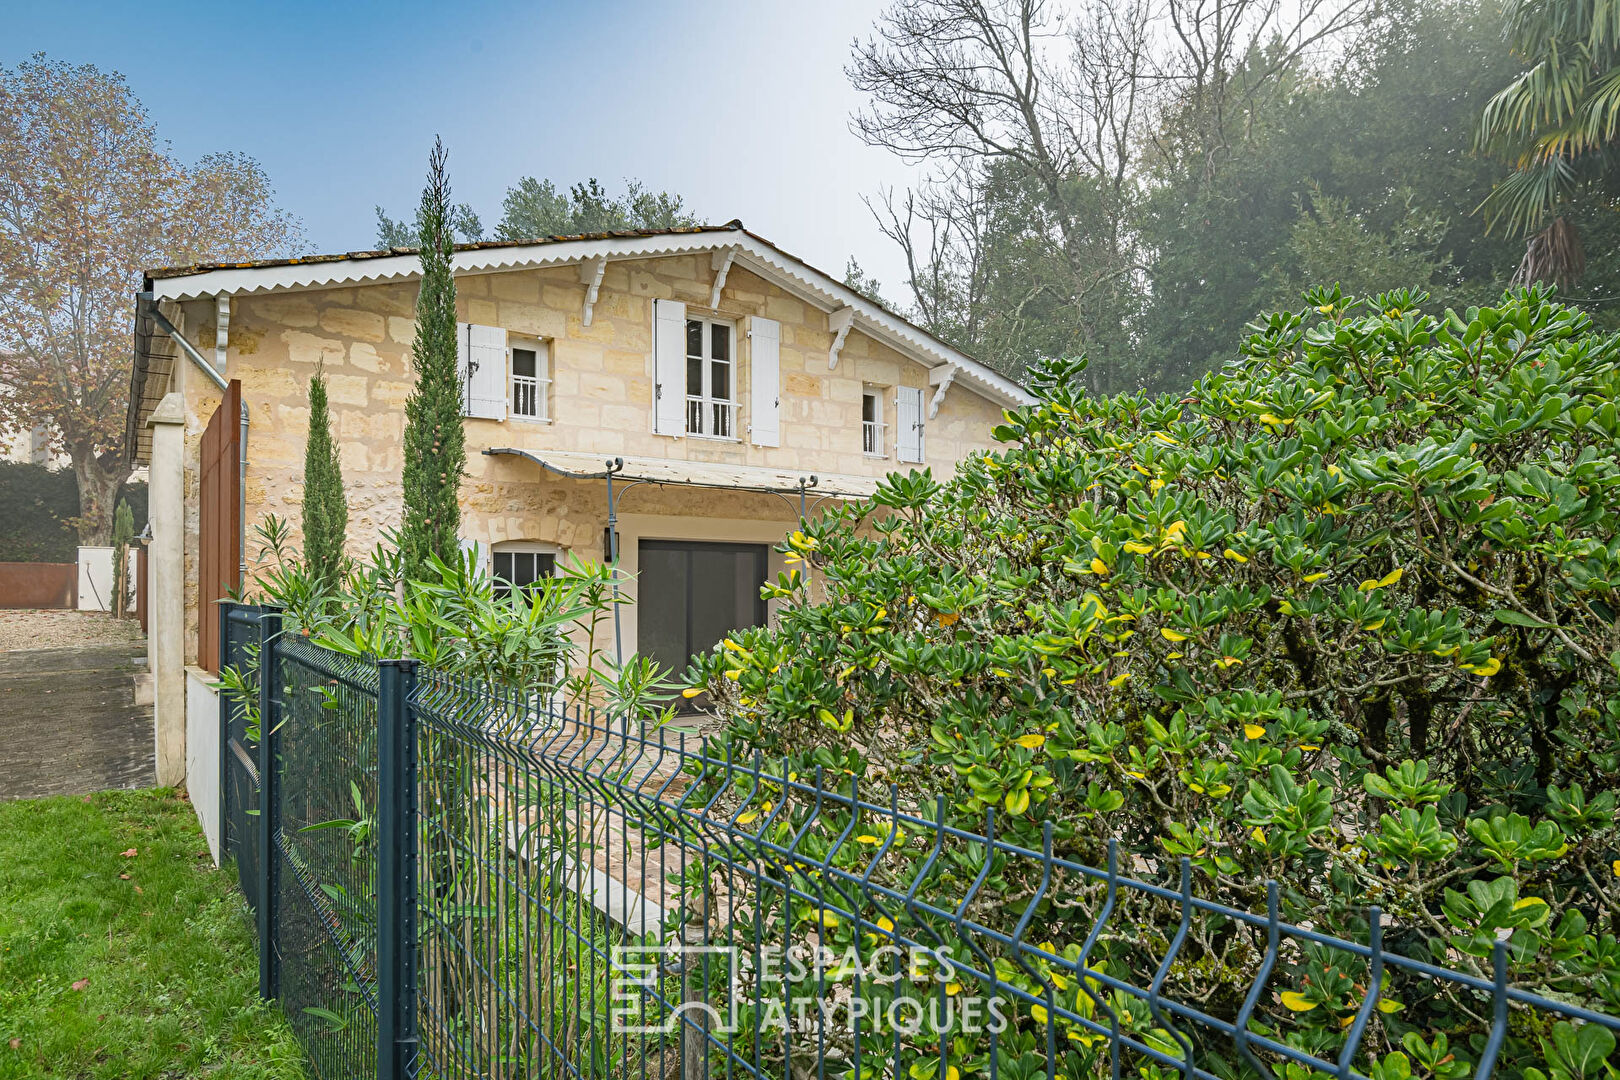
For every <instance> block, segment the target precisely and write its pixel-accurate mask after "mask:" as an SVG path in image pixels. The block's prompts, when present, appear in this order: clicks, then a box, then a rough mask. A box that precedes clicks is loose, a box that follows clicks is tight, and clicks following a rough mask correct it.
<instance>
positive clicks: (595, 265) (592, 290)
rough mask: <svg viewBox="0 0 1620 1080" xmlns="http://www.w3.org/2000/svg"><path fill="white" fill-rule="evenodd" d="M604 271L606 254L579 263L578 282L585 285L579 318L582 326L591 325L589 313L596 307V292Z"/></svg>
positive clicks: (605, 269) (605, 271)
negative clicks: (583, 303) (582, 307)
mask: <svg viewBox="0 0 1620 1080" xmlns="http://www.w3.org/2000/svg"><path fill="white" fill-rule="evenodd" d="M606 273H607V256H606V255H598V256H597V257H596V258H594V259H591V260H589V261H587V262H582V263H580V264H579V283H580V284H581V285H583V286H585V310H584V312H583V313H582V314H581V315H580V319H579V321H580V324H581V325H582V326H589V325H591V314H592V311H593V309H595V307H596V294H597V293H598V292H600V291H601V289H602V275H603V274H606Z"/></svg>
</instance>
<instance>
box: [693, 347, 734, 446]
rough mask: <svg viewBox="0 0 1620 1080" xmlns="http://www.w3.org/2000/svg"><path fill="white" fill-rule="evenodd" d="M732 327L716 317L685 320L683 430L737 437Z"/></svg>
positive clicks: (694, 433) (730, 437)
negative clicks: (684, 421) (684, 417)
mask: <svg viewBox="0 0 1620 1080" xmlns="http://www.w3.org/2000/svg"><path fill="white" fill-rule="evenodd" d="M734 338H735V329H734V327H733V326H732V325H731V323H728V322H719V321H717V320H715V319H687V320H686V433H687V434H688V435H707V436H709V437H710V438H715V439H734V438H736V437H737V378H736V367H735V365H734V364H733V361H732V355H733V350H732V344H733V340H734Z"/></svg>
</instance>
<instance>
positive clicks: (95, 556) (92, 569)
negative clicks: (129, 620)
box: [79, 547, 113, 611]
mask: <svg viewBox="0 0 1620 1080" xmlns="http://www.w3.org/2000/svg"><path fill="white" fill-rule="evenodd" d="M112 565H113V549H112V548H110V547H81V548H80V549H79V610H80V611H111V610H112V598H113V572H112Z"/></svg>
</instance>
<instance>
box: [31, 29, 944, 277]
mask: <svg viewBox="0 0 1620 1080" xmlns="http://www.w3.org/2000/svg"><path fill="white" fill-rule="evenodd" d="M879 6H880V5H879V4H878V3H877V2H876V0H815V2H814V3H804V2H783V0H756V2H753V3H748V2H739V0H704V2H698V0H687V2H684V3H681V2H677V3H669V2H665V3H653V2H647V3H642V2H625V3H608V2H602V3H556V2H544V3H535V2H530V3H515V2H501V0H460V2H440V3H420V2H415V0H409V2H400V0H396V2H392V3H371V2H365V3H360V2H344V0H328V2H326V3H311V2H307V0H292V2H284V3H273V4H272V3H263V4H261V3H247V2H241V0H236V2H233V0H226V2H225V3H219V2H218V0H215V2H212V3H206V4H204V3H195V4H193V3H168V4H162V3H160V4H131V3H128V2H121V3H116V4H114V3H75V2H71V0H36V2H33V3H19V2H17V0H12V2H11V3H9V4H0V8H4V9H9V10H6V11H5V18H6V32H5V34H4V40H3V42H0V63H4V64H6V65H8V66H9V65H12V64H15V63H16V62H17V61H19V60H21V59H24V58H25V57H27V56H28V55H29V54H30V53H33V52H36V51H44V52H46V53H47V54H49V55H50V56H51V57H53V58H61V59H64V60H71V61H79V62H89V63H94V64H97V65H99V66H101V67H103V68H111V69H116V70H118V71H120V72H122V73H123V74H124V76H125V77H126V78H127V79H128V80H129V83H130V85H131V87H132V88H133V89H134V91H135V93H136V94H137V95H138V96H139V97H140V98H141V100H142V101H144V102H145V104H146V106H147V108H148V110H149V111H150V113H151V116H152V119H153V120H154V122H155V123H156V125H157V128H158V132H159V134H160V135H161V136H162V137H164V138H165V139H167V140H168V141H169V142H170V143H171V144H172V145H173V147H174V149H175V151H176V153H177V154H178V155H179V156H180V157H182V158H184V159H188V160H190V159H194V158H196V157H199V156H201V155H202V154H205V153H208V152H210V151H214V150H239V151H242V152H244V153H247V154H250V155H252V156H253V157H255V158H257V159H258V160H259V162H260V163H261V164H263V165H264V167H265V169H266V170H267V171H268V172H269V174H270V176H271V179H272V180H273V182H274V183H275V186H276V190H277V193H278V196H279V198H280V201H281V202H282V204H283V205H284V206H286V207H287V208H288V209H289V210H291V211H292V212H293V213H295V214H297V215H298V216H299V217H300V218H301V219H302V220H303V223H304V228H305V231H306V234H307V244H306V246H307V247H308V248H310V249H311V250H315V251H344V250H351V249H355V248H365V247H369V246H370V245H371V243H372V240H373V236H374V234H375V228H374V223H375V216H374V214H373V211H372V207H373V205H374V204H377V203H381V204H382V205H383V206H385V207H387V208H388V209H389V210H390V211H391V212H392V213H394V214H395V215H396V216H401V215H405V214H408V213H409V212H410V210H411V208H412V207H413V206H414V205H415V202H416V198H417V195H418V193H419V192H420V190H421V182H422V172H423V167H424V162H425V160H426V155H427V150H428V147H429V146H430V145H431V143H432V140H433V136H434V135H435V134H442V135H443V136H444V138H445V141H446V143H447V144H448V145H449V147H450V151H451V159H450V162H451V181H452V183H453V185H454V187H455V193H456V197H457V199H458V200H460V201H467V202H471V203H472V204H473V206H474V207H475V208H476V209H477V210H478V211H479V213H480V215H481V216H482V217H483V219H484V222H485V225H486V226H491V225H493V224H494V222H495V221H496V220H497V219H498V218H499V216H500V201H501V196H502V194H503V193H504V191H505V189H506V187H507V186H508V185H509V184H510V183H512V182H513V181H514V180H516V179H517V178H518V177H519V176H523V175H534V176H539V177H549V178H551V179H553V180H556V181H557V182H558V183H559V184H567V183H571V182H574V181H577V180H581V179H584V178H585V177H588V176H597V177H600V178H601V179H602V180H603V181H604V182H605V183H606V184H607V185H608V186H609V188H610V189H613V190H619V189H620V188H621V187H622V183H623V180H624V179H625V178H626V177H637V178H640V179H641V180H642V181H644V182H645V183H646V184H648V185H649V186H651V187H654V188H666V189H668V190H671V191H675V192H678V193H680V194H681V195H683V196H685V197H686V199H687V201H688V203H689V205H690V206H691V207H692V208H693V210H694V212H695V213H697V215H698V216H699V217H701V218H703V219H705V220H707V221H712V222H716V223H718V222H723V221H726V220H728V219H729V218H733V217H740V218H742V220H743V222H744V223H745V224H747V225H748V227H749V228H751V229H753V230H754V231H755V232H758V233H760V234H762V235H764V236H766V237H768V238H769V239H771V240H773V241H775V242H776V243H778V244H780V245H781V246H783V247H785V248H786V249H787V250H789V251H792V252H794V253H795V254H797V255H800V256H801V257H803V258H805V259H806V260H808V261H809V262H811V263H813V264H815V265H817V266H819V267H821V268H822V269H824V270H827V271H830V272H833V273H835V274H838V275H842V273H843V269H844V261H845V259H846V258H847V257H849V256H850V255H854V256H855V257H856V258H858V259H859V260H860V262H861V263H862V265H863V266H865V267H866V268H867V269H868V270H869V271H870V272H874V273H875V274H876V275H877V277H878V278H879V280H881V281H882V282H883V284H884V291H885V293H886V294H887V295H888V296H890V297H891V298H895V297H898V296H899V295H900V293H901V291H902V290H901V289H900V288H899V285H900V272H901V267H902V265H903V264H902V263H901V261H900V259H899V256H898V255H897V253H896V252H895V251H894V250H892V248H891V245H890V244H889V243H888V241H887V240H885V239H884V238H883V236H882V235H881V234H880V233H879V232H878V230H877V228H876V226H875V225H874V224H873V222H872V219H871V215H870V214H869V213H868V211H867V209H866V207H865V206H864V205H863V204H862V202H861V196H862V195H863V194H869V193H872V192H874V191H876V190H877V188H878V187H879V186H880V185H887V184H896V185H900V186H903V185H905V184H906V183H907V182H908V180H910V179H911V178H912V174H913V170H912V169H910V168H908V167H907V166H905V165H904V164H903V163H901V162H899V161H897V160H896V159H894V158H893V157H892V156H891V155H889V154H887V153H885V152H884V151H882V150H877V149H872V148H869V147H866V146H864V145H863V144H862V143H861V142H860V140H859V139H858V138H857V137H856V136H855V135H853V134H851V133H850V130H849V115H850V113H851V111H852V110H853V109H854V108H855V107H857V106H858V104H859V98H858V95H856V93H855V92H854V91H853V90H852V89H851V88H850V87H849V84H848V82H847V80H846V79H845V77H844V73H843V68H844V65H845V63H846V62H847V59H848V56H849V45H850V41H851V39H852V38H853V37H855V36H857V35H864V34H866V33H867V32H868V30H869V28H870V27H871V25H872V22H873V19H874V18H875V17H876V15H877V13H878V10H879Z"/></svg>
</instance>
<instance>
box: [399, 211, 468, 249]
mask: <svg viewBox="0 0 1620 1080" xmlns="http://www.w3.org/2000/svg"><path fill="white" fill-rule="evenodd" d="M375 209H376V211H377V246H378V247H379V248H414V247H415V246H416V245H417V243H419V242H420V240H421V237H422V222H421V220H420V218H418V219H417V220H415V221H405V220H403V219H400V218H391V217H389V216H388V212H387V211H385V210H384V209H383V208H382V207H380V206H378V207H376V208H375ZM448 220H449V222H450V232H451V234H452V235H453V236H455V238H456V239H457V241H459V242H460V243H463V244H475V243H477V242H478V241H480V240H482V239H484V223H483V222H482V221H480V220H478V214H477V212H476V211H474V210H473V208H472V207H471V206H469V205H468V204H467V203H457V204H456V205H455V206H452V207H451V208H450V212H449V214H448Z"/></svg>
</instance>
